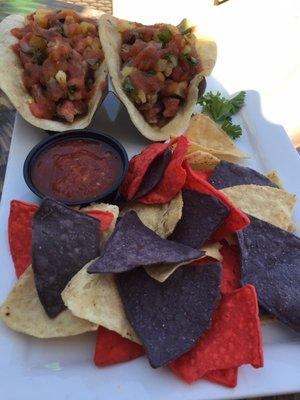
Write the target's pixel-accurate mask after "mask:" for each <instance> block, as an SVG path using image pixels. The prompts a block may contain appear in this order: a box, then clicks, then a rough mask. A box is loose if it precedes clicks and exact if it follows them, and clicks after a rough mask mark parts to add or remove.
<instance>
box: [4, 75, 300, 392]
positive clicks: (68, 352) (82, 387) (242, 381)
mask: <svg viewBox="0 0 300 400" xmlns="http://www.w3.org/2000/svg"><path fill="white" fill-rule="evenodd" d="M209 87H210V88H211V89H213V90H217V89H218V90H221V91H223V90H222V86H221V85H220V84H219V83H218V82H217V81H215V80H214V79H213V78H210V79H209ZM257 105H258V99H257V97H256V94H255V93H251V92H250V93H249V94H248V96H247V105H246V107H245V108H244V109H243V113H242V115H240V116H239V117H238V119H239V122H241V123H242V126H243V137H242V138H241V139H240V140H239V141H238V142H237V144H238V146H239V147H240V148H241V149H243V150H245V151H247V152H248V153H249V154H250V155H251V159H250V160H249V161H247V162H246V165H248V166H251V167H254V168H255V169H257V170H258V171H260V172H263V173H266V172H269V171H271V170H273V169H276V170H277V171H278V172H279V174H280V177H281V178H282V181H283V183H284V186H285V188H286V189H287V190H289V191H291V192H293V193H296V194H297V195H298V197H300V186H299V171H300V158H299V156H298V154H297V152H296V151H295V150H294V148H293V147H292V145H291V143H290V141H289V139H288V137H287V135H286V134H285V132H284V130H283V129H282V128H281V127H280V126H275V125H272V124H270V123H269V122H267V121H266V120H264V119H263V117H262V115H261V114H260V113H259V111H258V106H257ZM92 127H93V128H98V129H100V130H101V129H102V130H103V131H106V132H108V133H110V134H112V135H113V136H115V137H117V138H118V139H119V140H121V142H122V143H123V144H124V145H125V146H126V149H127V151H128V153H129V156H132V155H133V154H135V153H137V152H139V151H140V149H141V148H142V147H144V146H145V145H146V144H147V141H146V140H144V139H143V137H142V136H141V135H139V134H138V132H137V131H136V130H135V128H134V127H133V126H132V124H131V122H130V121H129V119H128V116H127V113H126V111H125V110H124V109H123V107H120V106H119V104H118V103H117V102H116V100H115V99H114V97H113V96H110V97H109V98H108V99H107V100H106V101H105V102H104V105H103V106H102V107H101V109H100V110H98V112H97V114H96V116H95V117H94V120H93V124H92ZM45 136H46V133H43V132H41V131H40V130H39V129H37V128H34V127H32V126H30V125H29V124H27V123H26V122H25V121H24V120H22V118H20V117H19V116H18V117H17V119H16V123H15V127H14V133H13V138H12V144H11V150H10V154H9V161H8V166H7V172H6V179H5V184H4V190H3V195H2V201H1V210H0V221H1V225H0V257H1V271H0V302H3V301H4V299H5V297H6V295H7V294H8V292H9V291H10V289H11V287H12V285H13V283H14V281H15V274H14V268H13V263H12V259H11V256H10V252H9V246H8V240H7V219H8V214H9V203H10V201H11V200H12V199H21V200H25V201H29V202H30V201H32V202H37V201H38V199H37V198H36V197H35V196H34V195H33V194H32V193H31V192H30V190H29V189H28V188H27V186H26V184H25V182H24V180H23V175H22V168H23V162H24V160H25V157H26V155H27V153H28V152H29V150H30V149H31V148H32V147H33V146H34V145H35V144H36V143H38V142H39V141H40V140H41V139H42V138H43V137H45ZM295 220H296V222H297V225H298V234H299V227H300V208H299V204H298V205H297V208H296V211H295ZM263 336H264V353H265V367H264V368H262V369H259V370H256V369H254V368H252V367H250V366H243V367H241V368H240V372H239V379H238V386H237V387H236V388H235V389H226V388H224V387H222V386H219V385H215V384H211V383H209V382H206V381H204V380H203V381H199V382H196V383H194V384H192V385H187V384H185V383H183V382H182V381H180V380H179V379H177V378H176V377H175V376H174V375H173V374H172V373H171V372H170V371H169V370H168V369H167V368H161V369H159V370H153V369H151V368H150V366H149V364H148V362H147V360H146V359H145V358H144V357H143V358H140V359H138V360H135V361H131V362H129V363H125V364H121V365H117V366H112V367H107V368H102V369H98V368H96V367H95V366H94V364H93V361H92V359H93V352H94V345H95V333H90V334H85V335H81V336H78V337H75V338H66V339H52V340H39V339H34V338H31V337H28V336H25V335H21V334H17V333H15V332H13V331H10V330H9V329H8V328H6V326H5V325H4V324H2V323H1V324H0V393H1V398H3V399H5V400H16V399H22V400H27V399H30V400H40V399H43V400H52V399H55V398H57V399H60V400H67V399H72V400H82V399H87V400H94V399H95V400H96V399H97V400H99V399H104V400H107V399H113V400H118V399H122V400H132V399H135V398H137V399H140V400H154V399H155V400H200V399H207V400H208V399H219V400H221V399H227V398H242V397H252V396H263V395H270V394H274V393H277V394H278V393H288V392H298V391H300V368H299V365H300V338H299V336H297V335H296V334H295V333H293V332H292V331H290V330H289V329H287V328H285V327H282V326H280V325H279V324H272V325H270V326H266V327H264V328H263Z"/></svg>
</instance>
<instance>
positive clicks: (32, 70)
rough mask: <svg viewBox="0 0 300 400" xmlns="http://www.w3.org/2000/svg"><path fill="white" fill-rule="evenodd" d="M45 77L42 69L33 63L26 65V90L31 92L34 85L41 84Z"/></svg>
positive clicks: (24, 79) (24, 80) (24, 77)
mask: <svg viewBox="0 0 300 400" xmlns="http://www.w3.org/2000/svg"><path fill="white" fill-rule="evenodd" d="M42 75H43V71H42V67H41V66H40V65H37V64H34V63H32V62H29V63H26V64H25V69H24V71H23V75H22V80H23V84H24V86H25V87H26V89H28V90H31V89H32V87H33V85H35V84H37V83H39V81H40V78H41V77H42Z"/></svg>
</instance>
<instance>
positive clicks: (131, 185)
mask: <svg viewBox="0 0 300 400" xmlns="http://www.w3.org/2000/svg"><path fill="white" fill-rule="evenodd" d="M169 145H170V143H163V144H162V143H153V144H151V145H150V146H147V147H146V148H145V149H144V150H143V151H142V152H141V153H140V154H137V155H136V156H134V157H133V158H132V159H131V160H130V163H129V169H128V172H127V175H126V178H125V180H124V182H123V184H122V186H121V189H120V192H121V194H122V195H123V196H124V197H125V199H126V200H127V201H129V200H131V199H132V198H133V197H134V195H135V194H136V192H137V191H138V189H139V187H140V185H141V183H142V180H143V178H144V176H145V174H146V172H147V170H148V168H149V166H150V164H151V163H152V161H153V160H154V159H155V158H156V157H158V156H160V155H161V154H162V153H163V152H164V151H165V150H166V149H167V148H168V147H169Z"/></svg>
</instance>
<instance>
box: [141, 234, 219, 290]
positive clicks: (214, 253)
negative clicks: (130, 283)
mask: <svg viewBox="0 0 300 400" xmlns="http://www.w3.org/2000/svg"><path fill="white" fill-rule="evenodd" d="M221 247H222V245H221V243H219V242H216V243H212V244H207V245H204V246H203V247H201V250H203V251H205V255H204V256H203V257H212V258H215V259H216V260H218V261H222V260H223V257H222V255H221V253H220V252H219V249H220V248H221ZM192 262H193V261H189V262H188V264H190V263H192ZM185 264H186V263H181V264H177V265H174V264H172V265H168V264H164V265H153V266H151V267H145V271H146V272H147V274H148V275H150V276H151V278H153V279H155V280H157V281H158V282H164V281H165V280H166V279H168V278H169V276H170V275H172V274H173V272H175V271H176V269H177V268H179V267H181V266H182V265H185Z"/></svg>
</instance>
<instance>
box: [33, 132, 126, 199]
mask: <svg viewBox="0 0 300 400" xmlns="http://www.w3.org/2000/svg"><path fill="white" fill-rule="evenodd" d="M122 171H123V164H122V160H121V156H120V155H119V153H118V152H117V151H116V150H115V149H114V148H113V147H112V146H110V145H109V144H108V143H104V142H102V143H100V142H98V141H94V140H83V139H72V140H67V141H61V142H58V143H55V144H53V145H52V146H51V147H49V148H46V149H45V150H44V151H42V152H41V153H40V154H39V155H38V156H37V158H36V160H35V162H34V164H33V166H32V170H31V180H32V183H33V184H34V186H35V187H36V188H37V189H38V191H39V192H40V193H42V194H43V195H45V196H48V197H51V198H52V199H56V200H60V201H82V200H86V199H87V200H90V199H93V198H95V197H97V196H100V195H101V194H103V193H104V192H106V191H107V190H109V189H110V188H111V186H112V185H113V184H114V183H115V182H116V180H117V179H118V178H119V177H120V175H121V173H122Z"/></svg>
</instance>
